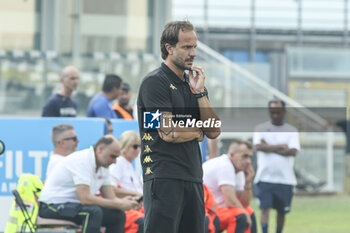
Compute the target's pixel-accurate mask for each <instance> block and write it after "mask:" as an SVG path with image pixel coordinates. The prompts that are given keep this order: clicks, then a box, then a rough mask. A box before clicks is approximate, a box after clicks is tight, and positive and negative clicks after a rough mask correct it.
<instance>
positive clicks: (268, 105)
mask: <svg viewBox="0 0 350 233" xmlns="http://www.w3.org/2000/svg"><path fill="white" fill-rule="evenodd" d="M278 103H280V104H281V105H282V108H283V109H286V102H284V101H283V100H278V99H276V100H270V101H269V103H268V104H267V107H269V108H270V106H271V104H278Z"/></svg>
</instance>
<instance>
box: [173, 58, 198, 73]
mask: <svg viewBox="0 0 350 233" xmlns="http://www.w3.org/2000/svg"><path fill="white" fill-rule="evenodd" d="M191 60H192V61H193V58H187V59H182V58H181V57H179V56H174V57H173V60H172V62H173V64H174V65H175V66H176V67H177V68H179V69H181V70H190V69H191V67H186V62H187V61H191Z"/></svg>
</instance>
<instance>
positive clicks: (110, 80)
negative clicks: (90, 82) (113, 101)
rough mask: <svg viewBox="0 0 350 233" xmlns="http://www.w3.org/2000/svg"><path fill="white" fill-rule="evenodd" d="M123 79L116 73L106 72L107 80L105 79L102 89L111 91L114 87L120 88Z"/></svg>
mask: <svg viewBox="0 0 350 233" xmlns="http://www.w3.org/2000/svg"><path fill="white" fill-rule="evenodd" d="M121 84H122V79H121V77H119V76H118V75H116V74H106V77H105V80H104V81H103V86H102V91H104V92H106V93H109V92H111V91H112V90H113V88H114V87H116V88H120V86H121Z"/></svg>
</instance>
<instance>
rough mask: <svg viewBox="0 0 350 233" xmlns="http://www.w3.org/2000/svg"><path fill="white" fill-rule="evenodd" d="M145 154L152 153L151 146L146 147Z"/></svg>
mask: <svg viewBox="0 0 350 233" xmlns="http://www.w3.org/2000/svg"><path fill="white" fill-rule="evenodd" d="M143 152H147V153H149V152H152V150H151V148H149V145H145V150H144V151H143Z"/></svg>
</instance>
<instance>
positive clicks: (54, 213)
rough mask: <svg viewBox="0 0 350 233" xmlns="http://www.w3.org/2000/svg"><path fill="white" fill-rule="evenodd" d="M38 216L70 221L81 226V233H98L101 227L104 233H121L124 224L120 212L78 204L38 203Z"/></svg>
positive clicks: (123, 215) (123, 214)
mask: <svg viewBox="0 0 350 233" xmlns="http://www.w3.org/2000/svg"><path fill="white" fill-rule="evenodd" d="M39 216H40V217H42V218H55V219H64V220H70V221H72V222H75V223H76V224H79V225H82V229H81V232H82V233H100V227H101V226H104V227H106V231H105V233H112V232H113V233H117V232H118V233H119V232H120V233H122V232H123V230H124V224H125V213H124V212H123V211H121V210H116V209H106V208H101V207H99V206H96V205H81V204H79V203H62V204H50V205H47V204H45V203H40V208H39Z"/></svg>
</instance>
